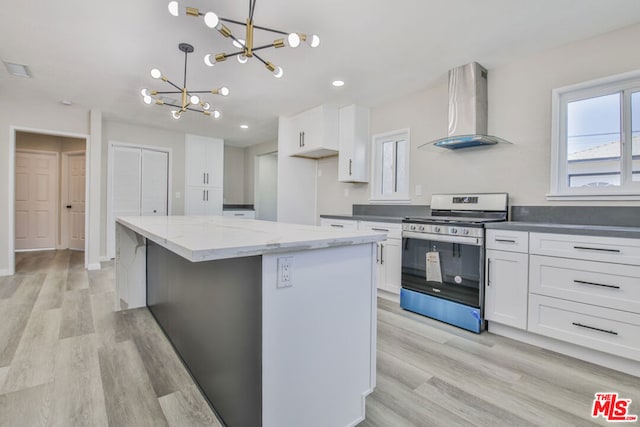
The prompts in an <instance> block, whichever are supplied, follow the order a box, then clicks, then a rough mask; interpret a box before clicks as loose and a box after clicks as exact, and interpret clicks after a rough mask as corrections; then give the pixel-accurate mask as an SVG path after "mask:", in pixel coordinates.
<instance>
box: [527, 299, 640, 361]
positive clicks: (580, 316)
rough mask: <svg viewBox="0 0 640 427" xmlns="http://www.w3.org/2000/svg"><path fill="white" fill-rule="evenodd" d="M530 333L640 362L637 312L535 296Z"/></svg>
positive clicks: (531, 302) (530, 320) (530, 304)
mask: <svg viewBox="0 0 640 427" xmlns="http://www.w3.org/2000/svg"><path fill="white" fill-rule="evenodd" d="M529 331H531V332H535V333H537V334H540V335H545V336H548V337H551V338H556V339H559V340H562V341H566V342H570V343H573V344H578V345H581V346H583V347H588V348H592V349H594V350H598V351H602V352H604V353H611V354H615V355H617V356H622V357H626V358H629V359H632V360H640V314H637V313H629V312H626V311H621V310H613V309H610V308H605V307H599V306H596V305H590V304H582V303H577V302H573V301H567V300H563V299H559V298H552V297H547V296H544V295H536V294H531V296H530V298H529Z"/></svg>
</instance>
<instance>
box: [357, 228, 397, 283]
mask: <svg viewBox="0 0 640 427" xmlns="http://www.w3.org/2000/svg"><path fill="white" fill-rule="evenodd" d="M358 229H359V230H366V231H373V232H378V233H385V234H386V235H387V240H385V241H383V242H378V256H377V257H376V260H377V263H378V289H382V290H383V291H387V292H391V293H394V294H400V281H401V279H402V225H401V224H396V223H386V222H370V221H358Z"/></svg>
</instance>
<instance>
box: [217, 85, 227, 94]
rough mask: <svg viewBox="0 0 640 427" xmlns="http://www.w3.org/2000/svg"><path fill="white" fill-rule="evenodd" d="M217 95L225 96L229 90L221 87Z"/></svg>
mask: <svg viewBox="0 0 640 427" xmlns="http://www.w3.org/2000/svg"><path fill="white" fill-rule="evenodd" d="M218 93H219V94H220V95H222V96H227V95H229V88H228V87H226V86H222V87H221V88H220V89H219V90H218Z"/></svg>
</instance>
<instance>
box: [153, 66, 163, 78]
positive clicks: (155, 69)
mask: <svg viewBox="0 0 640 427" xmlns="http://www.w3.org/2000/svg"><path fill="white" fill-rule="evenodd" d="M151 77H153V78H154V79H159V78H160V77H162V73H161V72H160V70H158V69H157V68H154V69H153V70H151Z"/></svg>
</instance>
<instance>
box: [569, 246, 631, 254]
mask: <svg viewBox="0 0 640 427" xmlns="http://www.w3.org/2000/svg"><path fill="white" fill-rule="evenodd" d="M573 249H583V250H585V251H599V252H616V253H620V249H605V248H590V247H588V246H574V247H573Z"/></svg>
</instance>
